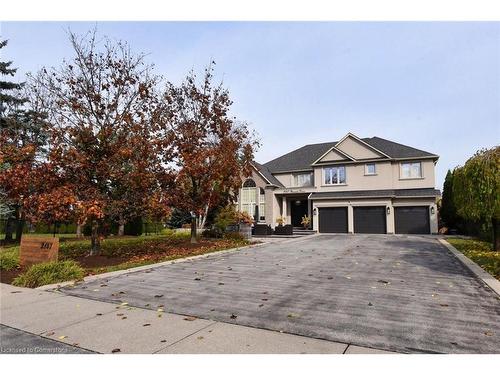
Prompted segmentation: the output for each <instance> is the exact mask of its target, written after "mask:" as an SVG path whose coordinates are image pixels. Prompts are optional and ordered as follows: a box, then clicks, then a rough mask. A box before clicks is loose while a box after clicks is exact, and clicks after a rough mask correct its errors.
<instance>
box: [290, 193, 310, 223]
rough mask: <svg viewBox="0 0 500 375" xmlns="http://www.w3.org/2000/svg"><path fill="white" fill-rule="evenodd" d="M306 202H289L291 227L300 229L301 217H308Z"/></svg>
mask: <svg viewBox="0 0 500 375" xmlns="http://www.w3.org/2000/svg"><path fill="white" fill-rule="evenodd" d="M308 202H309V201H308V200H307V199H295V200H292V201H291V202H290V209H291V213H290V216H291V219H292V223H291V224H292V225H293V226H294V227H302V217H304V216H307V215H308V207H307V205H308Z"/></svg>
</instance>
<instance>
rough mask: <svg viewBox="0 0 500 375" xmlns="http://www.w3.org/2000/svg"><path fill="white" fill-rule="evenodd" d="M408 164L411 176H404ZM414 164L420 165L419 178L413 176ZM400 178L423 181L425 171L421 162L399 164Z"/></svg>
mask: <svg viewBox="0 0 500 375" xmlns="http://www.w3.org/2000/svg"><path fill="white" fill-rule="evenodd" d="M405 164H408V165H409V170H410V175H409V176H404V175H403V165H405ZM413 164H418V165H419V172H420V173H419V175H418V176H413V175H412V165H413ZM399 178H400V179H401V180H415V179H421V178H424V170H423V166H422V162H421V161H404V162H401V163H399Z"/></svg>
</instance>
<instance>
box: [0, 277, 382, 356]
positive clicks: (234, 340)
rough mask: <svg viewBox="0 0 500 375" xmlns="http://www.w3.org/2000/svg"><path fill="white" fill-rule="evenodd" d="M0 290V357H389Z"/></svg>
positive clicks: (109, 305)
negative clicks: (51, 353)
mask: <svg viewBox="0 0 500 375" xmlns="http://www.w3.org/2000/svg"><path fill="white" fill-rule="evenodd" d="M0 292H1V293H0V294H1V299H0V300H1V305H0V323H1V324H2V325H5V326H7V327H3V329H2V330H1V334H2V340H1V343H0V347H1V348H0V349H1V352H3V353H6V352H9V350H14V349H15V350H17V351H18V352H23V348H22V346H23V345H25V346H30V345H36V346H37V348H42V349H39V350H40V351H43V347H44V345H45V346H46V347H47V348H49V347H53V346H54V343H55V342H57V341H58V342H61V343H65V344H69V345H71V346H73V347H78V348H83V349H87V350H90V351H93V352H98V353H113V352H114V353H184V354H189V353H193V354H194V353H228V354H229V353H289V354H292V353H297V354H298V353H330V354H343V353H366V354H369V353H389V352H384V351H381V350H375V349H369V348H363V347H359V346H352V345H348V344H345V343H336V342H331V341H326V340H318V339H312V338H307V337H302V336H297V335H290V334H285V333H280V332H275V331H269V330H265V329H257V328H250V327H244V326H239V325H236V324H229V323H221V322H216V321H213V320H206V319H198V318H194V317H187V316H183V315H177V314H167V313H164V312H163V311H162V310H161V308H160V309H159V311H152V310H146V309H140V308H134V307H130V306H128V305H126V304H122V305H116V304H113V303H108V302H100V301H93V300H89V299H84V298H79V297H73V296H68V295H65V294H62V293H59V292H49V291H40V290H36V289H27V288H19V287H14V286H11V285H7V284H0ZM9 327H12V328H15V329H17V330H20V331H19V332H17V333H16V332H14V333H16V334H14V333H13V330H12V329H9ZM22 331H24V333H25V334H23V332H22ZM30 334H34V335H37V336H36V337H33V336H32V335H30ZM43 339H50V340H43ZM54 340H55V341H54ZM29 350H30V349H29V348H26V349H25V351H29ZM75 352H78V351H75Z"/></svg>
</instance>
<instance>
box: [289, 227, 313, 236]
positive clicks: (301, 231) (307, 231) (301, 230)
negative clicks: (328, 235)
mask: <svg viewBox="0 0 500 375" xmlns="http://www.w3.org/2000/svg"><path fill="white" fill-rule="evenodd" d="M293 234H294V235H299V236H307V235H311V234H316V231H315V230H312V229H304V228H301V227H294V228H293Z"/></svg>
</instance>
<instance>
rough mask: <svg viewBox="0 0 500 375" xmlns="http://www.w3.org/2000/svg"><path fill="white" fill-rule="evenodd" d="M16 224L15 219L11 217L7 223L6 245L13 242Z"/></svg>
mask: <svg viewBox="0 0 500 375" xmlns="http://www.w3.org/2000/svg"><path fill="white" fill-rule="evenodd" d="M14 224H15V219H14V218H13V217H12V216H9V217H8V218H7V223H5V242H6V243H7V242H12V241H13V234H14Z"/></svg>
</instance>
